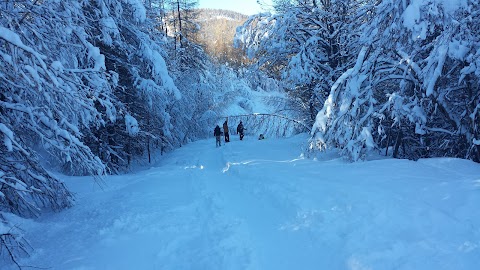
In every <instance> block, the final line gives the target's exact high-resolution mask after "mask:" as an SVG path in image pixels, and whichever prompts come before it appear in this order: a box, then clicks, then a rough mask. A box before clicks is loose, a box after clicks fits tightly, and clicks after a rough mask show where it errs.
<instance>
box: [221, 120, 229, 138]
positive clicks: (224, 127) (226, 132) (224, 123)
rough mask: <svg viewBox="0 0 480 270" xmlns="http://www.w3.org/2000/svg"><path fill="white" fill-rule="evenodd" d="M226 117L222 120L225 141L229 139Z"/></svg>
mask: <svg viewBox="0 0 480 270" xmlns="http://www.w3.org/2000/svg"><path fill="white" fill-rule="evenodd" d="M227 121H228V119H227V120H225V122H223V134H224V135H225V142H226V143H227V142H229V141H230V135H229V134H228V122H227Z"/></svg>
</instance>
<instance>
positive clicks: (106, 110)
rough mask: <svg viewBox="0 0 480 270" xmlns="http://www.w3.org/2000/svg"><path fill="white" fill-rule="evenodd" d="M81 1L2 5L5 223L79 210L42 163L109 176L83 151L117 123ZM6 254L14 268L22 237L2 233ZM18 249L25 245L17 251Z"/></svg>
mask: <svg viewBox="0 0 480 270" xmlns="http://www.w3.org/2000/svg"><path fill="white" fill-rule="evenodd" d="M80 7H81V3H79V2H77V1H42V2H41V3H39V2H30V1H22V2H15V1H8V2H6V3H5V2H4V3H2V4H1V5H0V12H1V16H0V25H1V26H0V67H1V68H0V85H1V93H0V137H1V138H2V144H1V145H0V152H1V155H0V218H1V221H0V222H1V223H2V224H7V225H6V226H11V225H9V223H8V220H6V217H5V216H4V215H3V214H2V213H5V212H6V213H13V214H15V215H19V216H22V217H35V216H37V215H38V214H39V213H40V211H41V210H42V209H44V208H50V209H53V210H60V209H62V208H65V207H68V206H70V205H71V203H72V195H71V194H70V193H69V191H68V190H67V189H66V187H65V186H64V184H63V183H62V182H61V181H60V180H58V179H57V178H56V177H54V176H53V175H52V174H50V173H49V172H48V171H47V170H46V169H45V168H44V167H43V165H42V164H43V163H41V162H40V157H39V155H38V153H39V152H42V153H44V152H46V153H48V154H49V156H51V157H54V158H55V159H56V160H57V161H58V162H60V163H61V164H63V166H64V171H66V172H69V173H77V174H92V175H102V174H104V173H105V166H104V164H103V163H102V162H101V161H100V159H99V158H98V157H97V156H96V155H95V154H94V153H93V152H92V151H91V150H90V148H89V147H88V146H87V145H86V144H85V143H84V141H83V138H84V135H85V131H86V130H90V129H92V128H95V127H99V126H101V125H104V124H105V123H106V122H107V121H115V117H116V109H115V107H114V106H113V102H112V98H111V88H110V79H111V77H112V76H111V75H112V74H109V73H106V72H105V71H106V69H105V61H104V55H103V54H101V53H100V49H99V48H98V47H97V46H95V45H94V44H93V43H92V42H91V39H90V38H89V35H88V31H89V29H88V27H87V19H86V17H85V15H84V13H83V11H82V9H81V8H80ZM1 233H2V235H1V236H0V237H1V239H2V245H1V246H0V254H1V255H5V254H7V257H10V258H11V259H13V260H15V256H16V255H17V253H16V252H15V249H16V248H17V247H20V246H22V244H21V243H19V242H17V239H21V237H19V236H14V235H13V236H12V237H11V238H9V239H10V240H9V241H6V240H5V239H6V238H8V237H6V236H8V234H6V233H5V232H4V231H3V230H2V231H1ZM17 244H18V245H17Z"/></svg>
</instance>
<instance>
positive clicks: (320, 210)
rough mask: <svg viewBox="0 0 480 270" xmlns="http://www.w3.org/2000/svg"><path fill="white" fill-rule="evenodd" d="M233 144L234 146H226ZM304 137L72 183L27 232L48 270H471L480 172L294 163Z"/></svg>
mask: <svg viewBox="0 0 480 270" xmlns="http://www.w3.org/2000/svg"><path fill="white" fill-rule="evenodd" d="M232 137H233V136H232ZM304 141H305V136H297V137H294V138H291V139H283V140H273V139H272V140H268V139H267V140H263V141H257V140H254V139H252V138H247V140H245V141H238V138H237V137H233V138H232V142H231V143H229V144H227V145H224V146H222V147H221V148H215V147H214V144H215V142H214V140H213V139H212V140H206V141H199V142H195V143H192V144H190V145H187V146H185V147H182V148H181V149H178V150H176V151H175V152H173V153H171V154H169V155H168V156H167V157H166V158H165V159H164V161H163V163H162V164H160V166H159V167H156V168H151V169H149V170H146V171H143V172H140V173H136V174H131V175H126V176H112V177H108V178H107V179H106V182H107V184H108V186H107V187H106V188H105V189H104V190H100V189H99V188H98V187H97V186H95V185H94V184H92V183H91V182H89V181H88V179H87V178H78V177H77V178H70V179H68V180H67V183H68V185H69V186H70V187H71V188H72V189H73V190H74V191H75V192H77V203H76V206H75V207H73V208H71V209H68V210H66V211H63V212H61V213H58V214H51V215H50V214H49V215H44V216H43V217H42V218H40V219H39V220H36V221H23V222H24V224H20V226H22V227H23V228H24V229H25V230H26V237H27V238H28V239H30V240H31V244H32V245H33V247H34V248H35V249H36V251H35V254H34V256H33V257H32V258H30V259H27V260H24V261H22V264H24V265H34V266H38V267H51V268H52V269H172V270H179V269H205V270H215V269H272V270H273V269H275V270H279V269H350V270H363V269H455V270H458V269H472V270H473V269H477V267H478V265H480V216H479V215H478V213H479V211H478V207H479V206H480V166H479V165H478V164H475V163H473V162H470V161H465V160H458V159H428V160H421V161H418V162H413V161H406V160H376V161H369V162H360V163H355V164H348V163H345V162H343V161H342V160H340V159H328V160H327V159H326V160H324V161H314V160H308V159H303V158H301V155H300V152H301V144H302V142H304Z"/></svg>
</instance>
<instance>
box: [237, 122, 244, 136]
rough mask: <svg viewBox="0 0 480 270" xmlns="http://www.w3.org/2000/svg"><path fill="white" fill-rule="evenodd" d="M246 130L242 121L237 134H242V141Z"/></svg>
mask: <svg viewBox="0 0 480 270" xmlns="http://www.w3.org/2000/svg"><path fill="white" fill-rule="evenodd" d="M244 130H245V128H244V127H243V123H242V121H240V124H238V126H237V134H240V141H241V140H243V136H244V135H243V131H244Z"/></svg>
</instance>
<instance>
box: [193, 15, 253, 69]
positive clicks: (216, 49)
mask: <svg viewBox="0 0 480 270" xmlns="http://www.w3.org/2000/svg"><path fill="white" fill-rule="evenodd" d="M198 11H199V12H198V17H197V23H198V25H199V28H200V31H199V32H198V33H197V35H196V42H198V43H199V44H201V45H202V46H203V47H204V48H205V51H206V52H207V53H208V54H209V55H210V56H211V57H212V58H213V59H214V60H215V61H217V62H219V63H222V64H224V63H228V64H229V65H232V66H238V65H240V64H241V63H246V62H247V59H246V58H245V57H244V55H243V53H242V51H241V50H239V49H235V48H234V47H233V37H234V35H235V31H236V28H237V27H238V26H240V25H242V24H243V23H244V22H245V21H246V20H247V18H248V16H246V15H243V14H240V13H238V12H234V11H230V10H221V9H199V10H198Z"/></svg>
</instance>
